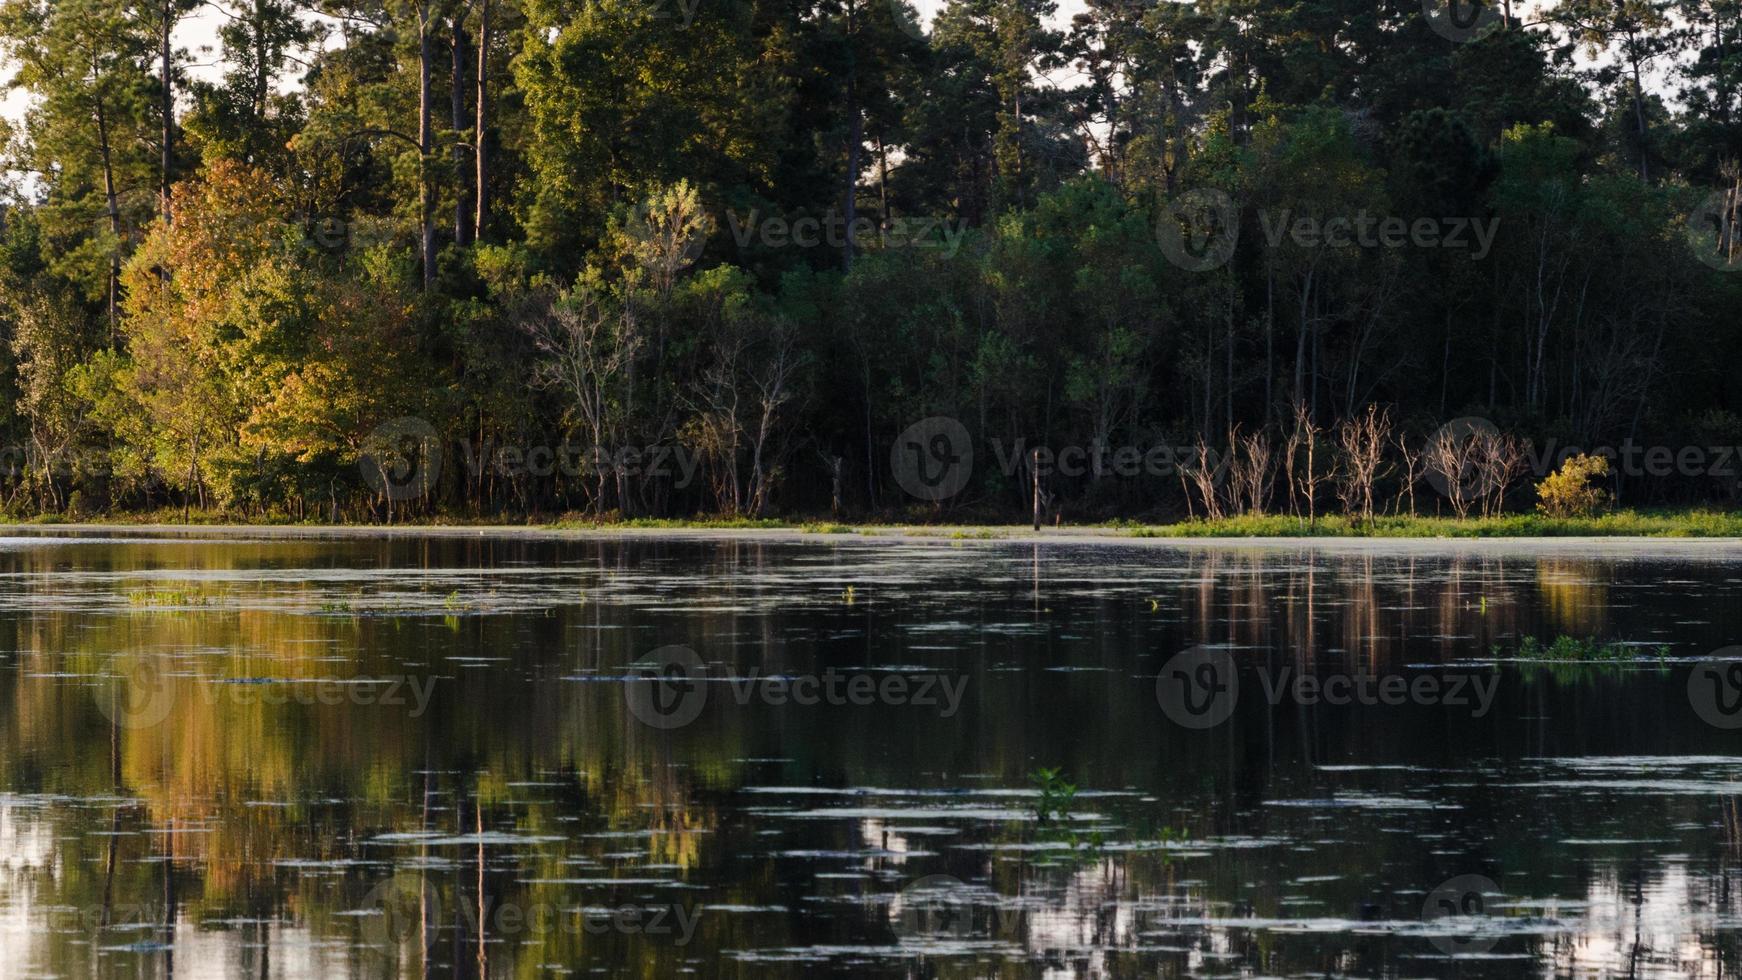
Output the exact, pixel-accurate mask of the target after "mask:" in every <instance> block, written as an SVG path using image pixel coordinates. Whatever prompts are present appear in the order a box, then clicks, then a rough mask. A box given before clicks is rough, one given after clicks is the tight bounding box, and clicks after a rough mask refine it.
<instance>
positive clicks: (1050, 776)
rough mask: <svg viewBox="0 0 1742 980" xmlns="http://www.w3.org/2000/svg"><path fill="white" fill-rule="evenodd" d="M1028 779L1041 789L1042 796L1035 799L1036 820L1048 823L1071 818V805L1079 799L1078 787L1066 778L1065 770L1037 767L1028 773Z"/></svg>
mask: <svg viewBox="0 0 1742 980" xmlns="http://www.w3.org/2000/svg"><path fill="white" fill-rule="evenodd" d="M1028 781H1029V782H1031V783H1033V784H1034V788H1035V789H1038V790H1040V797H1039V798H1038V799H1036V800H1035V801H1034V816H1035V819H1036V820H1038V821H1040V822H1041V823H1043V824H1047V823H1053V822H1055V821H1059V822H1062V821H1065V820H1068V819H1070V815H1071V807H1072V805H1073V804H1075V802H1076V799H1077V787H1076V784H1075V783H1071V782H1067V781H1066V780H1065V777H1064V770H1062V769H1046V768H1041V769H1036V770H1035V771H1033V772H1031V773H1029V774H1028Z"/></svg>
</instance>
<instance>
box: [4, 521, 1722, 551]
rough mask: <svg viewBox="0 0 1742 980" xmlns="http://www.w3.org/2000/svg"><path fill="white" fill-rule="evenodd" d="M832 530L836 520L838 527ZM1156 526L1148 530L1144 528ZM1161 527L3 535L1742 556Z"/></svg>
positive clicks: (1612, 543) (118, 529)
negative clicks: (1185, 531)
mask: <svg viewBox="0 0 1742 980" xmlns="http://www.w3.org/2000/svg"><path fill="white" fill-rule="evenodd" d="M831 528H832V526H831ZM1146 531H1147V532H1149V533H1144V532H1146ZM1164 531H1165V526H1162V527H1161V528H1154V529H1151V528H1126V527H1054V528H1042V529H1041V530H1040V531H1038V532H1036V531H1034V530H1033V529H1032V528H1031V527H1029V526H1027V525H1014V526H1012V525H893V524H891V525H853V526H851V529H850V530H847V531H841V530H833V529H823V530H818V529H815V528H811V529H807V528H805V527H803V526H797V525H795V526H791V527H709V526H705V525H697V526H692V527H686V526H633V525H616V526H613V525H599V526H591V527H576V526H558V525H552V524H541V525H540V524H470V525H468V524H401V525H377V524H318V525H317V524H131V523H115V524H104V523H70V522H69V523H65V524H15V523H9V524H0V537H7V538H42V539H57V538H58V539H65V540H76V539H81V538H94V537H102V538H138V539H176V538H196V539H227V540H234V541H246V540H294V539H328V540H345V539H368V538H453V539H464V538H495V539H502V540H514V539H518V540H528V541H610V540H634V539H641V540H665V541H686V540H688V541H731V540H739V541H758V542H769V543H810V544H836V545H842V544H863V545H865V546H868V547H872V546H876V545H878V544H885V545H886V544H889V543H892V542H899V543H909V544H949V545H963V544H978V545H1024V544H1027V545H1066V546H1068V545H1095V546H1113V545H1119V546H1124V547H1138V548H1163V549H1173V550H1235V549H1242V548H1247V549H1252V548H1256V549H1265V550H1276V549H1290V548H1292V549H1311V550H1324V551H1345V552H1373V553H1380V552H1385V553H1398V552H1410V551H1414V552H1422V553H1427V552H1439V553H1443V552H1447V551H1466V550H1475V551H1553V552H1556V553H1561V554H1565V553H1569V552H1580V553H1591V552H1598V551H1608V552H1613V553H1616V554H1625V555H1633V556H1641V555H1646V556H1648V555H1649V554H1651V553H1653V552H1658V553H1663V554H1673V555H1675V556H1677V557H1687V556H1690V555H1698V554H1707V555H1712V556H1714V557H1716V556H1719V555H1722V556H1723V557H1725V558H1731V557H1735V558H1742V537H1729V536H1710V537H1695V536H1683V537H1672V536H1662V535H1619V534H1617V535H1603V534H1596V535H1541V536H1508V535H1492V536H1447V535H1441V536H1425V535H1423V536H1401V535H1400V536H1374V535H1329V534H1325V535H1252V536H1233V535H1220V536H1206V535H1192V534H1184V535H1168V534H1166V533H1163V532H1164Z"/></svg>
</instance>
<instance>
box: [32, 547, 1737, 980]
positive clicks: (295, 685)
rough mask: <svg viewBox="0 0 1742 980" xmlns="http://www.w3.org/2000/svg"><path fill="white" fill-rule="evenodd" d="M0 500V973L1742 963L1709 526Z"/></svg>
mask: <svg viewBox="0 0 1742 980" xmlns="http://www.w3.org/2000/svg"><path fill="white" fill-rule="evenodd" d="M6 533H8V534H11V535H12V536H10V537H5V538H3V539H0V976H7V977H11V976H18V977H25V976H32V977H34V976H45V977H46V976H135V975H149V976H168V975H171V974H174V975H179V976H195V977H206V976H214V977H215V976H228V975H238V974H247V975H253V976H262V977H265V976H284V977H326V976H341V975H343V976H356V977H376V976H450V975H457V976H484V975H493V976H508V975H515V976H531V975H544V974H553V975H554V974H567V973H579V974H606V975H642V976H649V977H653V976H673V975H684V974H689V975H699V976H710V977H711V976H725V977H770V976H771V977H783V976H801V975H804V976H808V975H814V974H836V975H867V976H938V977H978V976H998V977H1018V976H1042V975H1047V976H1158V975H1159V976H1184V975H1194V976H1252V975H1312V976H1327V975H1354V976H1410V977H1418V976H1448V977H1449V976H1459V977H1463V976H1471V977H1475V976H1497V977H1498V976H1507V977H1512V976H1544V977H1547V976H1624V975H1625V976H1665V977H1667V976H1701V977H1720V976H1735V975H1737V974H1738V972H1739V971H1742V893H1739V890H1742V826H1739V820H1738V799H1739V798H1742V728H1725V727H1722V725H1723V724H1724V723H1725V722H1726V721H1728V720H1730V719H1731V717H1732V716H1731V715H1726V714H1725V713H1724V712H1725V711H1726V710H1732V711H1733V710H1734V709H1735V706H1736V699H1737V698H1739V697H1742V687H1738V688H1736V689H1734V690H1731V689H1729V688H1727V687H1725V686H1724V685H1725V683H1726V682H1727V681H1729V680H1734V679H1735V678H1732V677H1730V676H1729V675H1725V674H1723V673H1722V672H1718V671H1714V672H1712V673H1711V675H1710V676H1709V677H1703V678H1702V677H1701V676H1700V675H1699V674H1698V672H1699V671H1703V670H1708V667H1707V666H1706V665H1705V664H1702V663H1700V661H1702V660H1704V661H1707V662H1708V663H1709V662H1710V661H1711V660H1712V658H1724V657H1727V656H1729V652H1725V651H1723V649H1722V648H1725V647H1727V646H1729V645H1731V644H1735V643H1739V642H1742V601H1739V600H1742V549H1738V548H1736V547H1734V546H1722V545H1716V546H1706V547H1703V548H1691V549H1690V548H1676V549H1669V550H1667V551H1664V552H1662V553H1661V554H1660V555H1659V556H1658V557H1649V555H1651V554H1652V551H1649V550H1630V549H1627V548H1623V547H1618V546H1588V545H1564V546H1555V547H1526V546H1516V545H1511V546H1508V545H1450V544H1428V545H1420V544H1415V545H1392V546H1375V547H1335V546H1328V547H1327V546H1316V547H1315V546H1301V545H1286V546H1206V547H1183V546H1171V545H1162V544H1155V543H1132V544H1125V543H1110V544H1105V545H1096V544H1084V543H1048V544H1041V545H1028V544H1021V545H1018V544H1010V543H999V542H981V541H947V540H923V539H912V538H909V539H896V538H885V539H879V540H864V539H858V538H847V537H832V536H830V537H824V536H815V537H811V538H809V539H808V540H770V539H761V540H746V539H731V538H712V539H674V538H659V539H652V538H611V539H607V540H599V539H592V540H582V539H568V540H556V539H534V538H523V537H509V536H396V537H385V536H367V537H365V536H359V537H345V538H317V537H283V538H248V537H233V536H223V537H209V536H201V535H197V534H195V535H185V536H181V535H170V534H140V535H134V536H121V535H95V534H92V535H87V536H78V535H70V534H67V533H61V534H58V535H57V534H46V533H45V534H34V533H33V534H23V533H21V532H17V531H11V532H6ZM1562 634H1566V635H1571V636H1577V637H1586V636H1589V637H1596V638H1598V639H1600V640H1610V641H1624V642H1627V643H1631V644H1635V645H1636V647H1635V648H1634V649H1637V650H1638V651H1639V659H1637V660H1634V661H1630V662H1626V663H1604V664H1582V665H1568V664H1562V663H1554V664H1549V663H1540V662H1532V663H1518V662H1515V661H1513V660H1512V659H1511V657H1510V652H1511V651H1514V650H1516V648H1517V647H1518V645H1519V644H1520V643H1521V642H1523V639H1524V638H1525V637H1535V638H1537V639H1539V640H1543V641H1548V640H1552V639H1553V638H1555V637H1556V636H1559V635H1562ZM1188 648H1195V650H1196V652H1195V653H1193V654H1192V656H1198V657H1205V656H1207V657H1209V658H1211V660H1210V661H1194V662H1193V663H1194V664H1195V666H1193V668H1192V671H1187V672H1185V673H1180V674H1178V676H1177V677H1174V678H1172V679H1170V678H1169V677H1168V676H1167V675H1166V673H1164V672H1163V668H1164V665H1168V664H1170V663H1179V661H1174V660H1173V658H1174V657H1175V655H1176V654H1179V653H1180V652H1181V651H1184V650H1187V649H1188ZM1496 648H1498V649H1499V651H1500V652H1501V654H1502V655H1501V656H1497V655H1496V652H1495V651H1496ZM691 651H693V659H686V658H689V657H691V654H690V652H691ZM1731 652H1733V651H1731ZM1215 658H1230V659H1231V662H1232V663H1234V664H1236V665H1237V671H1236V673H1235V680H1236V681H1237V686H1235V687H1234V688H1233V689H1232V690H1230V685H1228V684H1214V683H1211V684H1208V685H1206V686H1205V687H1204V688H1203V689H1202V690H1197V691H1188V690H1187V688H1186V687H1184V686H1182V687H1181V688H1180V690H1179V693H1180V694H1181V696H1185V697H1187V698H1188V700H1191V701H1192V702H1193V705H1194V707H1198V708H1201V707H1204V705H1206V704H1209V703H1210V702H1209V700H1208V699H1209V698H1210V697H1212V696H1214V697H1217V698H1221V699H1222V700H1220V701H1218V702H1216V704H1217V705H1219V706H1220V711H1219V713H1220V714H1221V715H1223V716H1225V720H1221V721H1219V723H1213V724H1212V723H1209V722H1213V721H1216V718H1215V715H1216V714H1217V712H1212V713H1210V714H1208V715H1200V716H1191V717H1184V718H1183V719H1182V717H1181V716H1180V714H1179V711H1178V706H1177V704H1176V703H1175V702H1174V701H1172V700H1170V699H1169V697H1168V687H1169V685H1170V684H1171V683H1173V682H1174V681H1179V682H1180V683H1181V684H1182V685H1183V684H1185V683H1187V682H1190V681H1194V680H1197V679H1208V680H1209V681H1215V680H1216V679H1217V675H1214V674H1213V673H1212V674H1208V675H1204V674H1200V673H1196V672H1195V671H1196V670H1197V668H1198V667H1201V666H1202V663H1203V662H1215ZM1222 662H1226V660H1224V661H1222ZM648 665H654V666H655V667H658V668H659V669H660V673H659V674H658V677H659V678H663V679H649V678H651V677H653V676H654V675H653V674H652V673H650V672H649V671H650V669H651V668H650V667H649V666H648ZM674 665H675V666H674ZM1170 669H1171V668H1170ZM1158 673H1163V676H1162V682H1161V683H1160V684H1159V685H1158ZM1738 676H1742V675H1738ZM1302 677H1305V678H1309V679H1310V684H1312V685H1317V684H1324V685H1325V686H1324V687H1323V688H1322V689H1320V688H1316V687H1312V686H1304V687H1303V686H1302V685H1300V684H1298V683H1297V682H1298V681H1299V679H1300V678H1302ZM1339 677H1340V678H1342V679H1343V680H1344V681H1345V682H1346V685H1345V687H1344V688H1343V689H1342V690H1344V691H1345V692H1346V691H1348V690H1357V689H1359V690H1364V691H1366V692H1367V693H1368V694H1369V695H1372V696H1370V697H1367V698H1365V699H1363V698H1359V697H1357V698H1342V699H1338V700H1353V701H1354V702H1355V703H1337V704H1333V703H1326V699H1325V698H1324V697H1318V696H1315V692H1317V691H1322V693H1326V694H1328V693H1329V692H1331V691H1333V690H1337V688H1336V687H1335V685H1334V683H1333V682H1334V680H1335V679H1336V678H1339ZM1385 678H1394V679H1395V680H1394V681H1393V682H1391V683H1393V684H1395V685H1396V686H1389V685H1388V684H1387V683H1386V682H1385V681H1384V679H1385ZM1424 678H1425V679H1426V680H1427V681H1428V682H1430V683H1431V684H1432V685H1434V688H1433V689H1432V690H1430V689H1428V688H1426V687H1420V686H1412V685H1415V682H1417V681H1418V680H1422V679H1424ZM1707 682H1710V684H1711V691H1710V696H1709V697H1708V698H1707V702H1708V703H1706V704H1705V705H1704V706H1702V705H1701V703H1700V701H1701V692H1702V691H1703V690H1705V689H1706V688H1705V687H1703V686H1702V685H1704V684H1706V683H1707ZM1737 683H1738V684H1742V681H1737ZM1355 685H1364V686H1362V687H1359V688H1357V687H1356V686H1355ZM1454 686H1456V687H1457V688H1458V691H1457V692H1456V693H1454V692H1453V691H1452V688H1453V687H1454ZM1399 689H1403V690H1407V691H1409V692H1411V693H1409V694H1408V696H1405V697H1402V698H1385V697H1380V696H1379V695H1378V694H1375V692H1381V691H1391V692H1393V693H1395V692H1396V691H1397V690H1399ZM1436 692H1437V693H1436ZM1176 700H1177V699H1176ZM1363 700H1365V702H1366V703H1362V701H1363ZM1393 702H1396V703H1393ZM1714 704H1715V705H1717V707H1716V708H1715V709H1714V708H1713V705H1714ZM1043 768H1045V769H1054V770H1057V771H1058V776H1057V779H1056V780H1055V781H1054V784H1053V785H1052V786H1051V787H1050V788H1049V789H1048V790H1047V791H1044V792H1043V791H1042V790H1040V789H1038V788H1037V785H1036V783H1035V782H1034V781H1033V780H1032V778H1031V775H1032V774H1034V773H1035V772H1036V771H1037V770H1040V769H1043ZM1063 783H1069V784H1072V785H1074V787H1075V792H1074V795H1073V794H1072V793H1070V792H1069V791H1068V790H1067V789H1066V788H1065V787H1064V786H1063V785H1062V784H1063Z"/></svg>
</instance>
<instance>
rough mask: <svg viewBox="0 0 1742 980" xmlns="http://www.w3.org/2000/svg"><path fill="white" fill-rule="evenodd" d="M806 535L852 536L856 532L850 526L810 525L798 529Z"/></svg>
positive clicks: (832, 524)
mask: <svg viewBox="0 0 1742 980" xmlns="http://www.w3.org/2000/svg"><path fill="white" fill-rule="evenodd" d="M799 530H801V531H803V532H804V533H806V534H852V533H854V531H855V530H856V529H855V528H854V527H853V526H852V525H851V524H834V523H820V524H819V523H811V524H805V525H803V526H801V527H800V528H799Z"/></svg>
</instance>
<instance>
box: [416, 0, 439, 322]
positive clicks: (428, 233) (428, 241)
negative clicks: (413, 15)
mask: <svg viewBox="0 0 1742 980" xmlns="http://www.w3.org/2000/svg"><path fill="white" fill-rule="evenodd" d="M429 62H430V38H429V0H419V3H418V5H417V153H418V161H417V184H418V188H417V196H418V221H419V222H420V224H421V227H420V228H419V239H420V240H421V242H422V244H423V288H424V290H425V291H427V290H428V289H429V288H430V287H431V286H432V285H434V283H435V194H434V190H433V188H431V187H430V182H429V176H430V175H429V164H430V125H429V120H430V87H429V68H430V65H429Z"/></svg>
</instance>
